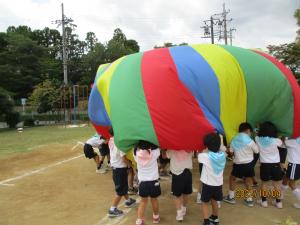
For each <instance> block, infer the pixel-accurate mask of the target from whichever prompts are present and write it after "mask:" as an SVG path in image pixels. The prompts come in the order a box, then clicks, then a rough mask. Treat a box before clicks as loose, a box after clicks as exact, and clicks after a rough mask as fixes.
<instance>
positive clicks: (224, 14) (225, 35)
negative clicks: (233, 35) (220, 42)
mask: <svg viewBox="0 0 300 225" xmlns="http://www.w3.org/2000/svg"><path fill="white" fill-rule="evenodd" d="M226 14H227V13H226V9H225V3H223V17H224V40H225V45H227V21H226Z"/></svg>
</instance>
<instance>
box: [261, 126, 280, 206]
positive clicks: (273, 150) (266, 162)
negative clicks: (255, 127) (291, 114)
mask: <svg viewBox="0 0 300 225" xmlns="http://www.w3.org/2000/svg"><path fill="white" fill-rule="evenodd" d="M255 141H256V143H257V145H258V147H259V153H260V155H259V160H260V179H261V180H262V184H261V190H260V195H261V196H260V197H261V206H262V207H264V208H266V207H268V201H267V197H275V198H276V199H275V201H273V204H274V205H275V206H276V207H277V208H279V209H281V208H282V207H283V206H282V201H281V183H282V177H283V174H282V170H281V166H280V155H279V151H278V147H280V146H282V141H281V140H280V139H279V138H277V128H276V126H275V125H274V124H273V123H271V122H264V123H263V124H261V125H260V127H259V132H258V136H256V137H255ZM268 181H272V185H273V188H274V191H273V192H274V193H275V194H276V193H277V194H276V196H270V195H269V194H268V193H269V191H268V188H267V182H268Z"/></svg>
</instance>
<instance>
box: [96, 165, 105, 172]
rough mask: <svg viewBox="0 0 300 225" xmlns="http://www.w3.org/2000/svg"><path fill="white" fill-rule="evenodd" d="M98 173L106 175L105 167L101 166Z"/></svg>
mask: <svg viewBox="0 0 300 225" xmlns="http://www.w3.org/2000/svg"><path fill="white" fill-rule="evenodd" d="M96 173H106V168H104V167H103V166H101V168H100V169H96Z"/></svg>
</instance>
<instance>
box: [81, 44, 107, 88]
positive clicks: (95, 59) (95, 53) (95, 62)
mask: <svg viewBox="0 0 300 225" xmlns="http://www.w3.org/2000/svg"><path fill="white" fill-rule="evenodd" d="M105 60H106V59H105V46H104V45H103V44H101V43H96V44H95V47H94V48H93V50H92V51H89V52H88V54H87V55H85V56H83V58H82V65H83V69H84V71H83V75H82V77H81V80H80V83H81V84H91V83H92V82H93V81H94V78H95V74H96V72H97V69H98V67H99V65H100V64H103V63H105Z"/></svg>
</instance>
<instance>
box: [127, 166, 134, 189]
mask: <svg viewBox="0 0 300 225" xmlns="http://www.w3.org/2000/svg"><path fill="white" fill-rule="evenodd" d="M133 178H134V172H133V169H132V168H131V167H130V168H129V169H128V188H129V190H132V189H133Z"/></svg>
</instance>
